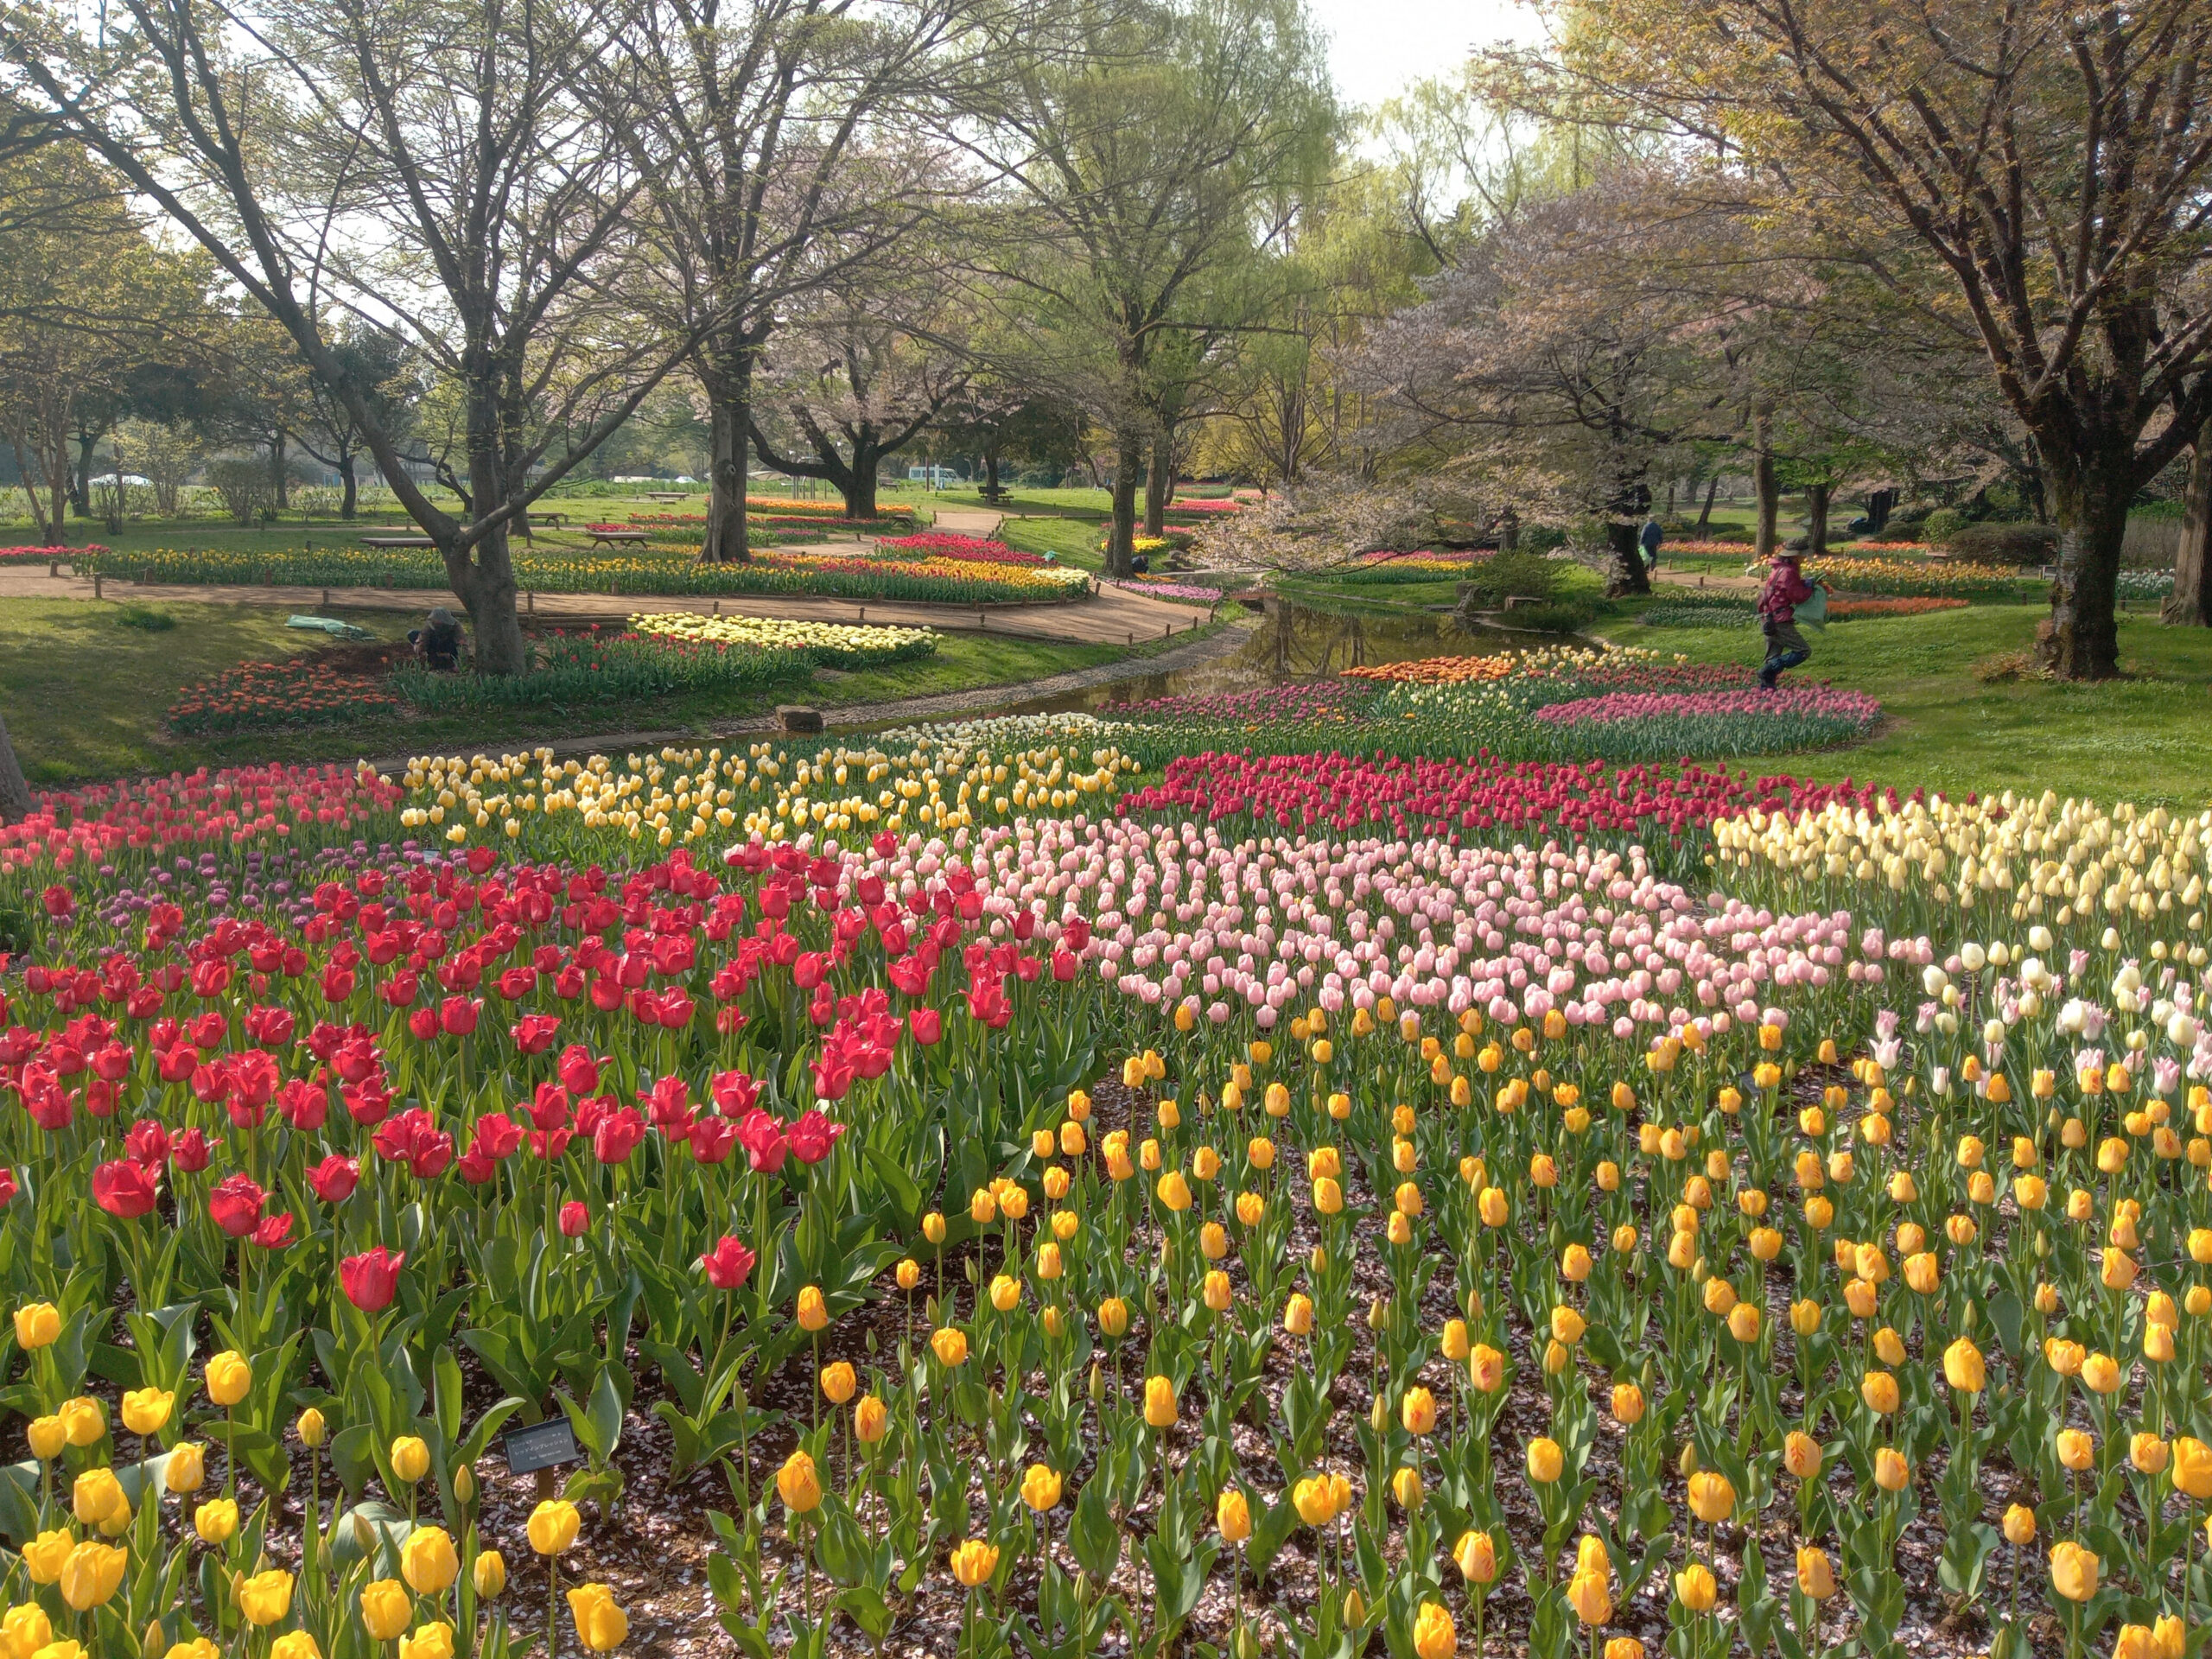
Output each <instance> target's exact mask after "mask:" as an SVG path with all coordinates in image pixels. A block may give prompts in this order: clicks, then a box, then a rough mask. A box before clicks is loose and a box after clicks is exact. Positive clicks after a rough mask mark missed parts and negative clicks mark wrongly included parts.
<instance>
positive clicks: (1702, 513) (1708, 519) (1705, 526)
mask: <svg viewBox="0 0 2212 1659" xmlns="http://www.w3.org/2000/svg"><path fill="white" fill-rule="evenodd" d="M1719 493H1720V474H1719V473H1715V474H1713V476H1712V477H1711V478H1709V479H1707V480H1706V483H1705V505H1704V506H1703V507H1702V508H1701V509H1700V510H1699V512H1698V515H1697V529H1696V530H1695V531H1693V532H1692V534H1693V536H1694V538H1695V539H1697V540H1699V541H1702V540H1704V539H1705V532H1706V531H1707V530H1709V529H1710V528H1712V525H1713V498H1714V497H1715V496H1717V495H1719Z"/></svg>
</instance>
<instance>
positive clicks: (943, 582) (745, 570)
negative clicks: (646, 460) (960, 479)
mask: <svg viewBox="0 0 2212 1659" xmlns="http://www.w3.org/2000/svg"><path fill="white" fill-rule="evenodd" d="M987 545H988V544H987ZM1028 557H1029V556H1027V555H1024V556H1019V557H1015V558H1013V559H1010V560H1005V561H1001V560H995V559H992V558H988V557H986V558H982V559H965V558H963V559H954V558H950V557H944V556H930V557H924V558H918V559H899V558H876V557H870V556H865V555H854V554H830V555H822V554H812V553H798V552H783V551H760V552H756V553H755V554H754V555H753V557H752V558H751V559H750V560H749V561H747V562H746V563H715V564H704V563H700V562H699V560H698V559H697V558H696V557H695V556H692V554H691V553H690V551H684V552H680V553H679V552H673V551H671V552H657V551H651V550H648V551H639V552H623V553H606V552H564V551H557V550H550V549H549V550H545V551H543V552H538V551H533V550H530V549H528V548H527V547H525V548H523V549H520V550H518V551H516V552H515V554H514V568H515V581H516V583H517V585H518V586H519V587H521V588H524V589H526V590H529V591H534V592H537V593H548V594H616V595H621V594H655V595H664V596H669V597H677V596H691V595H698V596H705V595H710V594H817V595H820V596H823V597H827V598H835V599H855V600H871V599H880V600H910V601H918V602H922V603H929V604H949V605H975V604H993V603H1005V602H1008V601H1015V602H1019V601H1031V600H1039V599H1058V598H1065V597H1068V596H1070V595H1071V594H1074V593H1076V592H1077V591H1079V590H1081V589H1083V588H1086V587H1088V585H1089V581H1090V579H1089V577H1088V576H1086V575H1084V573H1083V572H1081V571H1077V570H1059V569H1050V568H1046V569H1030V568H1027V564H1026V563H1025V561H1026V560H1027V559H1028ZM91 563H92V564H93V565H94V567H95V568H96V569H99V570H100V571H101V572H103V573H104V574H105V575H108V576H110V577H111V578H128V579H132V580H142V581H146V582H179V583H232V582H235V583H254V584H262V583H268V584H281V585H295V586H300V587H328V588H347V587H378V588H410V589H427V590H429V591H432V592H442V591H445V589H446V588H447V586H448V578H447V575H446V569H445V564H444V562H443V561H442V559H441V558H440V557H439V556H438V555H437V553H436V552H435V550H429V549H422V548H392V549H385V548H321V547H318V548H314V549H307V548H275V549H266V550H261V549H255V550H245V549H225V550H192V551H180V550H169V549H161V550H155V551H153V552H148V553H130V554H113V553H110V554H105V555H102V556H99V558H97V559H94V560H92V561H91Z"/></svg>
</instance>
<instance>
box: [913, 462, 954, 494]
mask: <svg viewBox="0 0 2212 1659" xmlns="http://www.w3.org/2000/svg"><path fill="white" fill-rule="evenodd" d="M906 481H907V482H908V483H909V484H926V485H928V486H930V488H931V489H933V490H941V489H943V488H944V486H946V485H948V484H957V483H959V482H960V481H961V478H960V474H957V473H956V472H954V471H953V470H952V468H951V467H908V468H907V469H906Z"/></svg>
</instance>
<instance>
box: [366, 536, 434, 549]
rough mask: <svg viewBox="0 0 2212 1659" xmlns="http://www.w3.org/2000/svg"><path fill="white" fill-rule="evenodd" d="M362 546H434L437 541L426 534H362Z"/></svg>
mask: <svg viewBox="0 0 2212 1659" xmlns="http://www.w3.org/2000/svg"><path fill="white" fill-rule="evenodd" d="M361 545H362V546H363V547H435V546H436V545H437V543H435V542H434V541H432V540H431V539H430V538H429V537H427V536H364V537H361Z"/></svg>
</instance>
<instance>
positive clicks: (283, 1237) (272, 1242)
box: [253, 1210, 292, 1250]
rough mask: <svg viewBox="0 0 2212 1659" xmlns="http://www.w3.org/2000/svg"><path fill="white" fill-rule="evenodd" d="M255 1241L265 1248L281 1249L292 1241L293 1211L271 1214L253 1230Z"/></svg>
mask: <svg viewBox="0 0 2212 1659" xmlns="http://www.w3.org/2000/svg"><path fill="white" fill-rule="evenodd" d="M253 1242H254V1243H256V1244H257V1245H258V1246H260V1247H261V1248H262V1249H264V1250H281V1249H283V1248H284V1247H285V1246H286V1245H288V1244H289V1243H291V1242H292V1212H291V1211H289V1210H287V1211H285V1212H284V1213H283V1215H281V1216H270V1217H269V1218H268V1219H267V1220H265V1221H264V1222H263V1223H262V1224H261V1225H260V1226H258V1227H257V1228H255V1229H254V1230H253Z"/></svg>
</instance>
